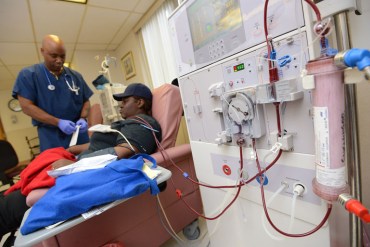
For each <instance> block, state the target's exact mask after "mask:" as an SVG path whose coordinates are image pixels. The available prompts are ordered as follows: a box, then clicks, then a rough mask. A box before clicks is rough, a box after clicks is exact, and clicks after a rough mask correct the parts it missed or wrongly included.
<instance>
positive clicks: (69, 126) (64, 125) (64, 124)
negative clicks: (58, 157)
mask: <svg viewBox="0 0 370 247" xmlns="http://www.w3.org/2000/svg"><path fill="white" fill-rule="evenodd" d="M58 127H59V129H60V130H61V131H63V133H64V134H67V135H70V134H72V133H73V132H75V131H76V124H75V123H74V122H72V121H69V120H64V119H59V122H58Z"/></svg>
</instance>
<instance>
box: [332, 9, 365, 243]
mask: <svg viewBox="0 0 370 247" xmlns="http://www.w3.org/2000/svg"><path fill="white" fill-rule="evenodd" d="M334 20H335V29H336V38H337V46H338V50H339V51H345V50H349V49H351V44H350V39H349V31H348V20H347V13H346V12H343V13H339V14H337V15H335V16H334ZM344 90H345V92H344V94H345V114H346V116H345V125H344V126H345V141H346V161H347V171H348V181H349V185H350V187H351V195H352V196H353V197H355V198H356V199H358V200H359V201H361V199H362V192H361V177H360V174H361V167H360V155H359V145H358V142H359V141H358V123H357V120H358V118H357V106H356V101H357V100H356V97H357V96H356V84H346V85H345V87H344ZM349 217H350V222H349V226H350V229H349V230H350V244H351V245H350V246H351V247H357V246H362V245H363V240H362V226H361V221H360V219H359V218H358V217H356V216H355V215H353V214H350V215H349Z"/></svg>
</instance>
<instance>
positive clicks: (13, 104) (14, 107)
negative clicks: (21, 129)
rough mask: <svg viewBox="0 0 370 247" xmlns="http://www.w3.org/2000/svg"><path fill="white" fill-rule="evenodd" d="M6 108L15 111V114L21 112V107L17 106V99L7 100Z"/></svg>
mask: <svg viewBox="0 0 370 247" xmlns="http://www.w3.org/2000/svg"><path fill="white" fill-rule="evenodd" d="M8 107H9V109H10V110H12V111H15V112H19V111H22V107H21V105H20V104H19V101H18V100H17V99H11V100H9V102H8Z"/></svg>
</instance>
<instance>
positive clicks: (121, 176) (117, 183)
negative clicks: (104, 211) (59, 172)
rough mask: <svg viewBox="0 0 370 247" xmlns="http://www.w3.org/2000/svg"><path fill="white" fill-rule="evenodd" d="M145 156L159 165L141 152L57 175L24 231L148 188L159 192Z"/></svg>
mask: <svg viewBox="0 0 370 247" xmlns="http://www.w3.org/2000/svg"><path fill="white" fill-rule="evenodd" d="M143 158H145V159H148V160H150V161H151V162H152V163H153V167H156V161H155V160H154V159H153V158H152V157H151V156H149V155H146V154H139V155H135V156H133V157H131V158H130V159H121V160H117V161H114V162H112V163H110V164H108V165H107V166H106V167H104V168H101V169H96V170H88V171H83V172H78V173H73V174H70V175H66V176H61V177H58V178H57V179H56V183H55V186H54V187H52V188H51V189H50V190H49V191H48V192H47V193H46V194H45V195H44V196H43V197H42V198H41V199H40V200H39V201H38V202H37V203H36V204H35V205H34V206H33V207H32V208H31V211H30V213H29V215H28V217H27V219H26V221H25V223H24V224H23V226H22V227H21V229H20V231H21V233H22V234H23V235H25V234H29V233H31V232H34V231H36V230H38V229H40V228H43V227H46V226H49V225H52V224H55V223H57V222H60V221H63V220H67V219H70V218H72V217H75V216H78V215H80V214H82V213H85V212H87V211H88V210H89V209H91V208H92V207H94V206H98V205H102V204H105V203H109V202H112V201H115V200H119V199H123V198H129V197H133V196H136V195H139V194H141V193H143V192H145V191H146V190H147V189H148V188H150V189H151V193H152V194H153V195H155V194H158V193H159V189H158V186H157V183H156V181H154V180H151V179H149V178H148V177H147V175H146V174H145V173H144V172H143V171H142V167H143V164H144V160H143Z"/></svg>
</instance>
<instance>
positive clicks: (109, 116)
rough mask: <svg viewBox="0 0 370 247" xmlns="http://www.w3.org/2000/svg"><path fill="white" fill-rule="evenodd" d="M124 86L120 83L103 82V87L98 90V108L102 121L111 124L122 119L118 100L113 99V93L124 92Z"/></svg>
mask: <svg viewBox="0 0 370 247" xmlns="http://www.w3.org/2000/svg"><path fill="white" fill-rule="evenodd" d="M125 89H126V86H125V85H123V84H121V83H107V84H104V89H103V90H99V101H100V109H101V112H102V115H103V123H104V124H111V123H113V122H115V121H118V120H120V119H122V117H121V114H120V113H119V102H118V101H116V100H114V99H113V94H118V93H122V92H124V91H125Z"/></svg>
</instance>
